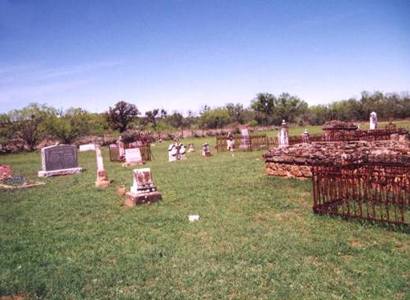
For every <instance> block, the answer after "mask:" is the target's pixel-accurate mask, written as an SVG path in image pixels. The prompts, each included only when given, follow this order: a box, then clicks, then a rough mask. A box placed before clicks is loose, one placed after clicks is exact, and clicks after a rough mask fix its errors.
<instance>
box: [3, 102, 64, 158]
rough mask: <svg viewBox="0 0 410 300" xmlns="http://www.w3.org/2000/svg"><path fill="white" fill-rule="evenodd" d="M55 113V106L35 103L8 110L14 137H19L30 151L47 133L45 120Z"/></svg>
mask: <svg viewBox="0 0 410 300" xmlns="http://www.w3.org/2000/svg"><path fill="white" fill-rule="evenodd" d="M56 115H57V110H56V109H55V108H52V107H49V106H47V105H39V104H35V103H34V104H30V105H28V106H26V107H25V108H23V109H18V110H13V111H11V112H9V118H10V120H11V121H12V122H13V130H14V131H15V135H16V137H19V138H21V139H22V140H23V141H24V142H25V144H26V145H27V147H28V149H29V150H30V151H32V150H34V148H35V146H36V145H37V143H38V142H39V141H40V140H41V139H42V138H43V137H44V135H45V134H46V133H47V128H46V126H45V124H46V121H47V120H48V119H49V118H52V117H54V116H56Z"/></svg>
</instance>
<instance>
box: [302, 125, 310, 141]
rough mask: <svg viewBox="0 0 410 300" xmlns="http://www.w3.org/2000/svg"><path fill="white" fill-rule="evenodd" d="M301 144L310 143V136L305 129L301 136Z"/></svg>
mask: <svg viewBox="0 0 410 300" xmlns="http://www.w3.org/2000/svg"><path fill="white" fill-rule="evenodd" d="M302 142H303V143H310V134H309V132H308V131H307V129H306V128H305V131H304V132H303V134H302Z"/></svg>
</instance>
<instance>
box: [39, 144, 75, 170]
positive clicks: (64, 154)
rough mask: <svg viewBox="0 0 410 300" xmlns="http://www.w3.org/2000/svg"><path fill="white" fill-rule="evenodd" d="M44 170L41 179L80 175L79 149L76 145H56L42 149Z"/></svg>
mask: <svg viewBox="0 0 410 300" xmlns="http://www.w3.org/2000/svg"><path fill="white" fill-rule="evenodd" d="M41 166H42V170H41V171H38V176H39V177H48V176H55V175H69V174H76V173H80V172H81V170H82V168H80V167H79V166H78V159H77V147H76V146H74V145H55V146H49V147H44V148H42V149H41Z"/></svg>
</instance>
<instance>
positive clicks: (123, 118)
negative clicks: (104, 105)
mask: <svg viewBox="0 0 410 300" xmlns="http://www.w3.org/2000/svg"><path fill="white" fill-rule="evenodd" d="M139 114H140V112H139V110H138V108H137V107H136V106H135V105H134V104H131V103H127V102H125V101H119V102H117V103H116V104H115V105H114V107H110V108H109V109H108V112H107V113H106V118H107V122H108V123H109V125H110V127H111V128H112V129H113V130H119V131H120V132H124V131H125V130H127V128H128V125H129V124H130V123H131V122H132V121H133V120H134V119H136V118H137V116H138V115H139Z"/></svg>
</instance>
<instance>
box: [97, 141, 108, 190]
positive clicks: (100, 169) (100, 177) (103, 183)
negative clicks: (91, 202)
mask: <svg viewBox="0 0 410 300" xmlns="http://www.w3.org/2000/svg"><path fill="white" fill-rule="evenodd" d="M95 155H96V158H97V180H96V181H95V186H96V187H98V188H106V187H108V186H109V185H110V181H109V179H108V175H107V171H105V169H104V160H103V156H102V153H101V148H100V146H96V148H95Z"/></svg>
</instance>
